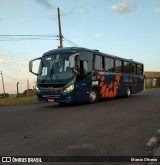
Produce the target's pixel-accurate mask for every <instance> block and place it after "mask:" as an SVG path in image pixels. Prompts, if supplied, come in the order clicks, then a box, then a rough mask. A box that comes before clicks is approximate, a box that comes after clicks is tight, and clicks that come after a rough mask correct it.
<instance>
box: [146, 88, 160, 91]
mask: <svg viewBox="0 0 160 165" xmlns="http://www.w3.org/2000/svg"><path fill="white" fill-rule="evenodd" d="M148 90H160V88H146V89H145V91H148Z"/></svg>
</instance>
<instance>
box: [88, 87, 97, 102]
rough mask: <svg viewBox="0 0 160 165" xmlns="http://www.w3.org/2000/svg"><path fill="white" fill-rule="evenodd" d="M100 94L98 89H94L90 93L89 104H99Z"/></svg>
mask: <svg viewBox="0 0 160 165" xmlns="http://www.w3.org/2000/svg"><path fill="white" fill-rule="evenodd" d="M98 98H99V96H98V92H97V90H96V89H92V90H91V92H90V93H89V103H90V104H93V103H95V102H98Z"/></svg>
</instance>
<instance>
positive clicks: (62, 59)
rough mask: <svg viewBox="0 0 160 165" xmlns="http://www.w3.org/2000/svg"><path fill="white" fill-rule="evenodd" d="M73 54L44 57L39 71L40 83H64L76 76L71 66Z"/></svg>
mask: <svg viewBox="0 0 160 165" xmlns="http://www.w3.org/2000/svg"><path fill="white" fill-rule="evenodd" d="M70 55H71V54H54V55H49V56H43V57H42V60H41V63H40V66H39V71H38V75H39V76H38V81H46V80H52V81H63V80H68V79H70V78H72V77H73V76H74V73H73V72H72V70H71V69H70V66H69V56H70Z"/></svg>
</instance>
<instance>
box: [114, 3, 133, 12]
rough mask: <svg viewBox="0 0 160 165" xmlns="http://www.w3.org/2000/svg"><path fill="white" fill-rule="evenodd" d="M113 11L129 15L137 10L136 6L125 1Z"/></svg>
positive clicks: (115, 6)
mask: <svg viewBox="0 0 160 165" xmlns="http://www.w3.org/2000/svg"><path fill="white" fill-rule="evenodd" d="M111 9H112V10H113V11H115V12H117V13H119V14H128V13H130V12H133V11H134V10H135V9H136V6H135V5H134V4H132V3H131V2H129V1H128V2H127V1H124V2H121V3H118V4H117V5H113V6H112V7H111Z"/></svg>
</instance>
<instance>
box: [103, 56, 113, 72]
mask: <svg viewBox="0 0 160 165" xmlns="http://www.w3.org/2000/svg"><path fill="white" fill-rule="evenodd" d="M105 70H106V71H110V72H113V71H114V59H112V58H109V57H105Z"/></svg>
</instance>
